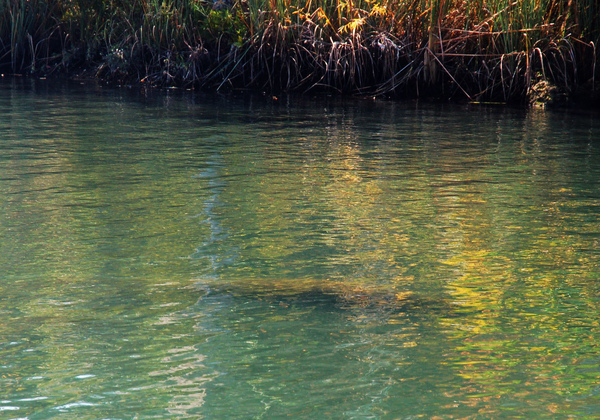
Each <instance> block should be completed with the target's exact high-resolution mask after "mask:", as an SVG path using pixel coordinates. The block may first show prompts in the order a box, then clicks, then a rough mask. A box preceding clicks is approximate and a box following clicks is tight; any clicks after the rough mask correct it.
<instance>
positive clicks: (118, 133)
mask: <svg viewBox="0 0 600 420" xmlns="http://www.w3.org/2000/svg"><path fill="white" fill-rule="evenodd" d="M599 117H600V115H598V114H595V113H593V112H583V111H577V112H576V111H560V112H550V111H540V110H532V111H524V110H515V109H504V108H485V107H475V106H468V105H466V106H463V105H432V104H417V103H413V102H407V103H403V102H400V103H398V102H396V103H393V102H385V101H370V100H350V99H348V100H339V99H333V98H327V97H325V98H304V99H302V100H300V99H287V98H279V100H273V99H272V98H266V97H253V96H246V95H240V96H239V97H236V96H218V95H201V94H193V93H189V92H176V91H165V92H138V91H135V90H131V89H130V90H127V89H118V90H115V89H102V88H94V87H86V86H79V85H76V84H58V83H56V82H44V81H27V80H24V81H21V80H7V79H0V233H1V237H0V418H1V419H17V418H19V419H31V420H34V419H35V420H38V419H50V418H51V419H55V418H56V419H73V418H77V419H134V418H138V419H153V418H155V419H179V418H182V419H183V418H188V419H200V418H207V419H224V418H227V419H229V418H239V419H249V418H264V419H270V418H275V419H276V418H290V417H292V418H307V419H413V418H460V419H478V418H482V419H484V418H567V417H575V418H598V417H599V416H600V348H599V344H598V343H600V301H599V298H600V283H599V279H600V267H599V262H600V251H599V249H600V246H599V241H600V211H599V210H600V118H599Z"/></svg>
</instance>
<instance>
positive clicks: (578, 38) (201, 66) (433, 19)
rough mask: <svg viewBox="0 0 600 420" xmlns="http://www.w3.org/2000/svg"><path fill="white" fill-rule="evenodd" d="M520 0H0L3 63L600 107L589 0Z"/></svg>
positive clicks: (220, 84)
mask: <svg viewBox="0 0 600 420" xmlns="http://www.w3.org/2000/svg"><path fill="white" fill-rule="evenodd" d="M522 3H523V4H519V5H517V3H516V2H514V3H510V2H507V1H506V0H490V2H489V4H487V5H485V7H481V5H479V4H478V3H477V2H476V1H475V0H463V1H459V0H451V1H448V2H443V1H441V0H428V1H424V2H405V1H403V0H396V1H386V0H373V1H365V0H362V1H354V2H353V1H350V0H347V1H344V0H318V1H316V2H313V1H310V2H308V3H301V2H299V1H298V2H295V3H293V2H291V1H290V0H270V1H263V0H238V1H235V2H234V1H229V0H228V1H224V0H219V1H212V0H210V1H209V0H202V1H199V0H171V1H157V0H144V1H139V2H135V1H133V0H132V1H124V2H120V3H119V4H117V3H112V2H111V3H110V5H108V6H104V5H103V2H98V4H96V3H93V4H92V5H91V6H90V5H89V4H88V3H86V2H84V1H83V0H73V1H70V2H66V1H64V0H31V1H27V0H16V1H15V2H9V5H8V6H0V73H21V74H28V75H34V76H36V77H48V78H50V77H69V78H74V79H77V78H80V79H85V80H90V79H93V80H98V81H99V82H101V83H105V84H117V85H139V86H149V87H179V88H188V89H201V90H213V91H227V90H239V89H247V90H250V91H254V92H258V93H260V92H265V93H267V94H272V95H280V94H282V93H312V92H328V93H333V94H341V95H351V96H364V97H385V98H400V99H431V100H437V101H450V102H467V103H503V104H508V105H518V106H538V107H569V106H577V107H594V108H600V60H599V58H600V54H598V51H597V45H598V44H600V22H598V19H597V17H596V16H597V14H596V13H597V12H598V11H597V10H596V8H597V6H596V4H595V3H594V1H593V0H589V1H588V0H582V1H581V2H577V4H575V5H572V4H571V3H569V5H568V7H567V6H565V5H564V4H562V3H561V2H560V1H558V0H525V2H522ZM86 6H87V7H86Z"/></svg>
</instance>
